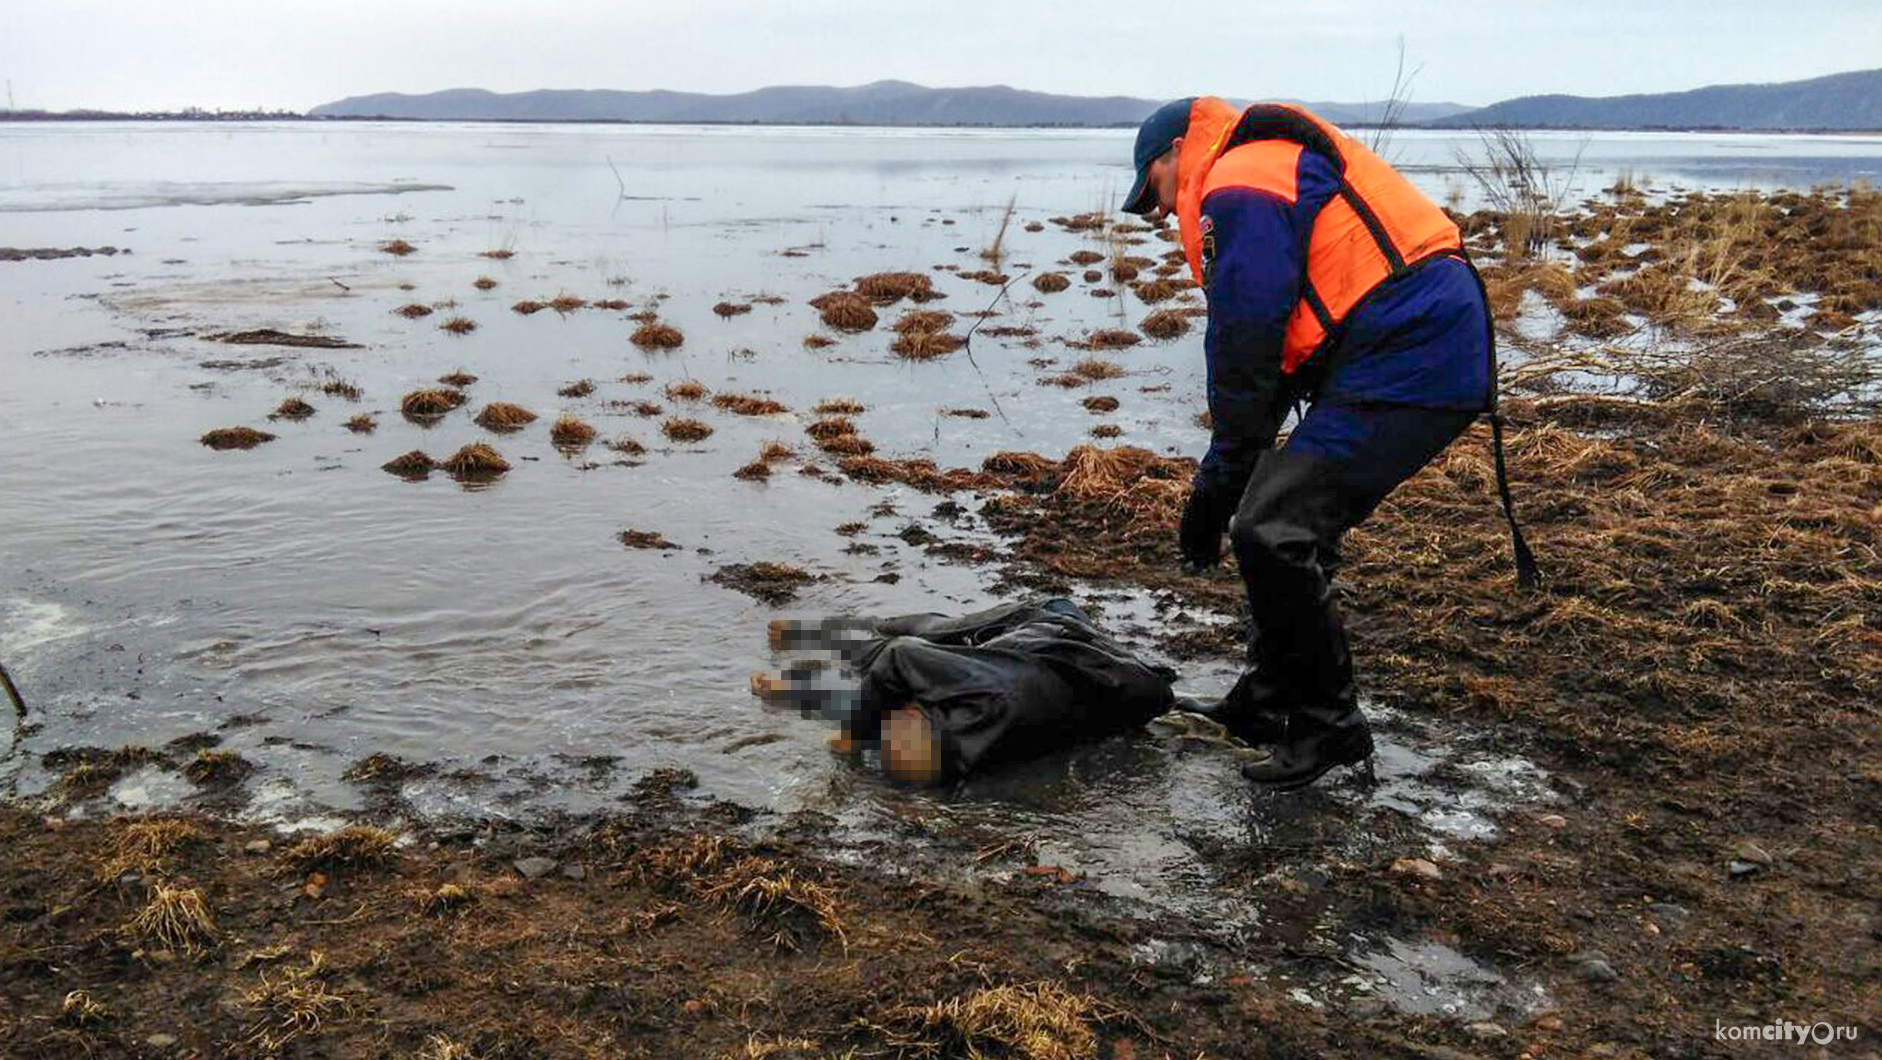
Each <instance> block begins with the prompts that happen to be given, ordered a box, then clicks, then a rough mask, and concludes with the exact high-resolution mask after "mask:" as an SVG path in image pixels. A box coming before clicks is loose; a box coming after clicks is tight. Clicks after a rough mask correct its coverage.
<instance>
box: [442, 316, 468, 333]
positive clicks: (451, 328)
mask: <svg viewBox="0 0 1882 1060" xmlns="http://www.w3.org/2000/svg"><path fill="white" fill-rule="evenodd" d="M438 330H440V331H448V332H450V333H451V334H453V335H468V334H470V333H471V332H473V331H476V330H477V322H476V321H475V320H472V319H471V318H469V317H452V318H451V319H449V320H447V321H445V322H444V323H442V324H439V325H438Z"/></svg>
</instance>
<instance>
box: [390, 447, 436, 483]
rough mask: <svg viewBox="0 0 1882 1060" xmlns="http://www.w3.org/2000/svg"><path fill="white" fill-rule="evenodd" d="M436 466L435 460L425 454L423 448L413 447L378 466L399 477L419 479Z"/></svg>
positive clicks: (428, 473)
mask: <svg viewBox="0 0 1882 1060" xmlns="http://www.w3.org/2000/svg"><path fill="white" fill-rule="evenodd" d="M436 466H437V462H436V461H434V460H432V459H431V457H429V456H426V455H425V452H424V450H422V449H414V450H412V451H411V452H409V453H406V454H404V455H403V456H395V457H393V458H392V459H390V460H388V461H386V462H385V463H383V464H380V465H379V468H380V470H382V471H386V472H390V473H391V474H394V475H397V476H399V477H400V478H409V479H420V478H425V477H426V476H428V475H430V474H431V469H432V468H434V467H436Z"/></svg>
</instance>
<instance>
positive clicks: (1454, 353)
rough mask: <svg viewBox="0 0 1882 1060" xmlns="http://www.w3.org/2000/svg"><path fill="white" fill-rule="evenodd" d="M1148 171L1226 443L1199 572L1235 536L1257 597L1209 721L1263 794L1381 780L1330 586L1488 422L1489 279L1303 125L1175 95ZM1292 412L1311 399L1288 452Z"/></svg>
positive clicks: (1276, 113)
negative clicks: (1351, 547) (1377, 518)
mask: <svg viewBox="0 0 1882 1060" xmlns="http://www.w3.org/2000/svg"><path fill="white" fill-rule="evenodd" d="M1135 161H1136V165H1137V180H1136V183H1135V185H1134V186H1133V187H1132V188H1131V191H1130V194H1129V196H1128V197H1127V198H1126V200H1125V206H1124V208H1125V209H1126V210H1127V211H1129V212H1131V213H1135V214H1139V215H1145V216H1149V217H1151V218H1152V219H1154V220H1158V221H1160V220H1161V219H1162V218H1164V217H1166V216H1168V215H1169V214H1172V213H1174V214H1175V215H1176V217H1177V222H1178V226H1179V229H1180V232H1181V235H1182V241H1183V248H1184V251H1185V254H1186V257H1187V258H1188V261H1189V266H1190V269H1191V271H1192V272H1193V274H1194V276H1195V278H1196V282H1197V283H1199V284H1200V285H1202V287H1203V289H1204V292H1205V293H1206V294H1207V296H1208V304H1209V325H1208V331H1207V334H1206V336H1205V339H1204V346H1203V349H1204V354H1205V357H1206V360H1207V368H1208V384H1207V385H1208V400H1209V413H1210V416H1211V419H1212V421H1213V437H1212V439H1211V441H1210V445H1209V450H1208V452H1207V453H1206V454H1205V455H1204V456H1203V458H1202V462H1201V467H1200V468H1199V469H1198V471H1197V474H1196V479H1195V483H1194V485H1193V487H1192V489H1191V493H1190V497H1189V501H1188V503H1187V505H1186V506H1185V507H1184V510H1183V518H1182V526H1181V530H1180V532H1179V544H1180V547H1181V551H1182V555H1183V559H1184V564H1185V566H1186V568H1188V569H1190V570H1192V571H1198V572H1200V571H1202V570H1205V569H1207V568H1210V567H1213V566H1215V565H1216V563H1217V562H1219V560H1220V559H1221V552H1222V535H1223V534H1224V533H1225V532H1226V533H1227V534H1228V535H1229V538H1230V541H1231V542H1232V545H1233V547H1234V550H1235V556H1236V560H1237V563H1238V564H1239V566H1240V569H1241V576H1242V580H1243V583H1244V584H1245V586H1246V589H1247V593H1248V610H1249V642H1248V657H1247V665H1246V666H1245V667H1244V669H1243V671H1242V674H1241V677H1240V679H1239V680H1237V682H1236V684H1235V686H1234V687H1233V688H1232V689H1231V690H1230V692H1229V694H1228V695H1227V696H1226V697H1224V698H1223V700H1221V701H1220V703H1219V704H1216V705H1214V706H1213V707H1211V708H1210V709H1209V710H1208V713H1210V714H1212V715H1213V716H1215V717H1217V718H1218V719H1219V720H1220V721H1222V722H1223V723H1224V724H1225V725H1227V726H1228V728H1229V730H1230V731H1231V732H1233V733H1235V734H1236V735H1237V736H1239V737H1241V738H1242V739H1244V740H1246V741H1247V742H1248V743H1250V744H1251V745H1267V746H1269V747H1270V749H1271V753H1270V755H1269V757H1268V758H1266V759H1264V760H1261V761H1258V762H1253V763H1250V764H1249V765H1246V766H1244V767H1243V768H1242V772H1243V774H1244V775H1245V776H1246V777H1247V778H1248V779H1249V780H1251V781H1254V782H1256V783H1258V784H1262V785H1266V786H1269V787H1272V788H1276V789H1280V790H1288V789H1293V788H1298V787H1304V786H1306V785H1308V784H1311V783H1312V782H1313V781H1314V780H1316V779H1318V778H1319V777H1320V776H1321V775H1322V774H1324V773H1326V772H1327V771H1328V770H1329V769H1331V768H1333V767H1335V766H1339V765H1355V764H1361V763H1363V764H1364V765H1365V767H1366V769H1367V772H1368V775H1370V771H1371V759H1372V749H1373V748H1372V734H1371V731H1370V729H1369V728H1368V727H1367V725H1366V719H1365V716H1364V715H1363V714H1361V713H1360V710H1359V705H1358V701H1357V697H1356V694H1355V689H1354V684H1353V664H1352V656H1351V653H1350V652H1349V650H1348V645H1347V637H1346V631H1345V628H1344V626H1343V625H1342V623H1341V621H1340V615H1339V609H1338V607H1337V606H1336V604H1335V600H1334V594H1333V589H1332V584H1331V575H1332V573H1333V570H1334V568H1335V566H1336V565H1337V563H1338V561H1339V544H1340V539H1341V536H1342V535H1343V534H1344V533H1345V532H1346V531H1347V530H1348V529H1350V528H1351V527H1353V526H1354V525H1356V524H1358V523H1359V522H1360V521H1361V520H1363V519H1365V518H1366V517H1367V516H1368V515H1370V514H1371V513H1372V510H1373V509H1374V508H1375V507H1376V506H1377V505H1378V504H1379V502H1380V501H1382V500H1384V499H1385V496H1386V495H1387V494H1388V493H1390V492H1391V491H1392V490H1393V489H1394V488H1395V487H1396V486H1397V485H1398V484H1399V483H1401V482H1403V481H1404V480H1406V479H1407V478H1410V477H1411V476H1412V475H1413V474H1415V473H1416V472H1417V471H1418V469H1419V468H1421V467H1423V466H1425V464H1427V463H1429V462H1430V461H1431V460H1432V458H1433V457H1435V456H1437V455H1438V453H1439V452H1440V451H1442V450H1443V449H1444V447H1445V446H1446V445H1448V444H1450V442H1451V441H1452V440H1453V439H1455V438H1456V437H1457V436H1458V435H1460V434H1462V433H1463V432H1464V430H1465V429H1466V428H1468V427H1469V426H1470V423H1471V421H1472V420H1474V419H1475V418H1476V417H1477V416H1478V415H1479V414H1480V413H1482V412H1485V411H1493V405H1494V394H1495V391H1494V390H1493V382H1494V349H1493V346H1492V341H1493V336H1492V333H1491V329H1490V317H1489V312H1488V309H1487V307H1486V302H1485V298H1484V296H1483V290H1482V285H1481V283H1480V282H1479V281H1478V279H1477V276H1476V273H1475V271H1474V270H1473V269H1472V268H1471V266H1470V264H1469V262H1468V261H1467V260H1466V259H1465V257H1464V251H1463V243H1462V240H1461V238H1460V236H1459V233H1458V230H1457V226H1456V225H1455V224H1453V223H1452V222H1451V220H1450V218H1449V217H1448V216H1447V215H1446V214H1445V213H1444V212H1443V211H1442V210H1441V209H1439V208H1438V207H1437V206H1436V205H1435V204H1434V203H1432V202H1431V201H1430V200H1429V199H1428V198H1426V197H1425V196H1424V195H1423V194H1421V193H1420V192H1419V191H1418V190H1417V189H1415V188H1413V187H1412V185H1411V184H1410V182H1408V181H1407V180H1405V178H1404V177H1402V176H1400V175H1399V174H1398V173H1397V172H1396V171H1395V170H1393V169H1392V168H1391V167H1390V166H1389V165H1387V164H1386V163H1385V162H1383V161H1381V160H1380V159H1379V158H1378V156H1376V155H1374V154H1373V153H1372V152H1371V151H1369V150H1367V149H1366V147H1365V146H1364V145H1362V144H1360V143H1359V142H1358V141H1356V140H1354V139H1352V138H1350V137H1348V136H1346V135H1345V134H1344V133H1342V132H1341V131H1340V130H1339V129H1337V128H1335V127H1334V126H1333V125H1331V124H1329V123H1327V122H1326V121H1324V120H1322V119H1320V118H1318V117H1316V116H1315V115H1313V114H1311V113H1309V112H1307V111H1305V110H1303V109H1300V108H1296V107H1288V106H1281V105H1272V104H1259V105H1256V106H1253V107H1248V108H1241V107H1235V106H1231V105H1230V104H1228V103H1225V102H1223V101H1222V100H1220V99H1213V98H1209V97H1202V98H1191V99H1182V100H1177V101H1175V102H1173V103H1168V104H1165V105H1164V106H1163V107H1161V108H1159V109H1158V110H1157V111H1156V112H1155V113H1154V114H1152V115H1151V116H1150V117H1149V118H1148V119H1146V120H1145V121H1144V123H1143V125H1142V127H1141V128H1140V129H1139V130H1138V134H1137V144H1136V159H1135ZM1297 402H1310V403H1311V405H1310V407H1308V409H1307V411H1306V413H1305V414H1304V415H1303V416H1302V417H1301V418H1300V420H1299V422H1298V423H1297V424H1296V425H1295V426H1294V429H1293V431H1292V432H1291V433H1290V434H1289V436H1288V439H1287V442H1286V444H1285V445H1283V446H1281V447H1280V448H1275V439H1276V436H1277V434H1278V433H1279V429H1280V426H1281V422H1282V420H1283V419H1285V417H1286V415H1287V413H1288V410H1289V409H1290V407H1292V406H1294V405H1295V404H1296V403H1297ZM1493 422H1494V421H1493ZM1498 454H1499V469H1500V466H1501V461H1500V456H1501V450H1500V448H1499V450H1498ZM1499 481H1500V480H1499ZM1505 493H1506V495H1507V490H1505ZM1511 529H1512V532H1514V529H1515V523H1514V519H1513V518H1512V520H1511ZM1518 555H1519V566H1521V567H1522V568H1523V574H1524V579H1525V581H1527V580H1528V578H1529V577H1530V570H1529V568H1528V563H1529V560H1528V556H1527V550H1526V549H1524V548H1522V547H1521V546H1520V545H1519V546H1518Z"/></svg>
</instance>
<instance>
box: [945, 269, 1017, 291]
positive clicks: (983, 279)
mask: <svg viewBox="0 0 1882 1060" xmlns="http://www.w3.org/2000/svg"><path fill="white" fill-rule="evenodd" d="M956 275H958V276H959V277H960V278H961V279H963V280H973V281H974V282H976V283H984V284H986V285H987V286H988V287H998V286H1000V285H1001V284H1003V283H1005V282H1006V281H1008V280H1010V279H1012V277H1011V276H1008V275H1007V274H1006V273H1004V272H1000V271H998V270H996V269H976V270H974V271H973V272H961V273H956Z"/></svg>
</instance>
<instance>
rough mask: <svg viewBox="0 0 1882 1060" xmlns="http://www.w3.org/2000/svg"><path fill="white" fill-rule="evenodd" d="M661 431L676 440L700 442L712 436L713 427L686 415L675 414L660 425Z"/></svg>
mask: <svg viewBox="0 0 1882 1060" xmlns="http://www.w3.org/2000/svg"><path fill="white" fill-rule="evenodd" d="M660 433H661V434H664V435H666V436H667V437H668V438H671V439H673V440H674V441H676V442H698V441H703V440H705V439H707V438H710V437H712V428H711V427H708V426H706V425H705V424H703V423H701V422H699V421H698V420H695V419H691V418H689V417H686V416H675V417H673V418H671V419H669V420H667V421H666V422H664V423H662V424H661V425H660Z"/></svg>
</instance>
